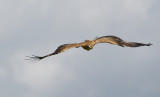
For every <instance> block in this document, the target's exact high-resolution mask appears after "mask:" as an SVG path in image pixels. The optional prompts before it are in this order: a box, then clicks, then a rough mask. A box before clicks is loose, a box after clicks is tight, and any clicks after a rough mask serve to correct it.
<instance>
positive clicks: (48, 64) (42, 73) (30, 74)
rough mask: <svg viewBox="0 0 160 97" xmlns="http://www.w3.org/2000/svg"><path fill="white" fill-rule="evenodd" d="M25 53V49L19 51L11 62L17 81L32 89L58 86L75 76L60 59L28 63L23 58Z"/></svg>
mask: <svg viewBox="0 0 160 97" xmlns="http://www.w3.org/2000/svg"><path fill="white" fill-rule="evenodd" d="M24 55H25V52H23V51H22V52H17V53H16V54H15V55H13V56H12V57H11V61H10V63H11V67H12V72H13V76H14V78H15V81H17V82H18V83H21V84H24V85H26V86H28V87H30V89H33V90H36V91H38V90H41V89H43V88H44V87H47V88H49V87H56V86H58V85H59V84H60V83H63V82H66V81H69V80H71V79H73V77H74V75H73V73H72V72H71V71H68V70H67V69H65V68H63V67H62V65H61V64H60V63H59V62H58V61H54V62H52V61H49V60H48V61H40V62H37V63H28V62H27V61H25V60H24V59H23V58H24ZM55 60H58V59H55Z"/></svg>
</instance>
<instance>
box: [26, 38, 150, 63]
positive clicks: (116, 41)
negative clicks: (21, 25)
mask: <svg viewBox="0 0 160 97" xmlns="http://www.w3.org/2000/svg"><path fill="white" fill-rule="evenodd" d="M98 43H110V44H113V45H118V46H121V47H124V46H126V47H139V46H150V45H152V44H151V43H148V44H144V43H137V42H127V41H124V40H122V39H121V38H119V37H116V36H103V37H99V38H96V39H94V40H85V41H84V42H81V43H70V44H64V45H60V46H59V47H58V48H57V49H56V50H55V51H54V52H53V53H51V54H48V55H46V56H42V57H40V56H35V55H33V56H32V57H29V56H28V57H29V58H31V59H38V60H41V59H43V58H46V57H49V56H52V55H56V54H59V53H62V52H64V51H66V50H68V49H70V48H78V47H82V48H83V49H85V50H87V51H89V50H91V49H93V47H94V45H95V44H98Z"/></svg>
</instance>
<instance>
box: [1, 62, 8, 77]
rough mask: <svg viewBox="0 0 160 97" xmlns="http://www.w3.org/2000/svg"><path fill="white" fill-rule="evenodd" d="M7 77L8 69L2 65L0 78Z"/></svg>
mask: <svg viewBox="0 0 160 97" xmlns="http://www.w3.org/2000/svg"><path fill="white" fill-rule="evenodd" d="M6 76H7V71H6V68H4V66H3V65H2V64H1V63H0V77H1V78H3V77H6Z"/></svg>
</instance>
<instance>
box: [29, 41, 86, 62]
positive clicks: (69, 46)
mask: <svg viewBox="0 0 160 97" xmlns="http://www.w3.org/2000/svg"><path fill="white" fill-rule="evenodd" d="M84 44H85V42H82V43H71V44H64V45H60V46H59V47H58V48H57V49H56V50H55V51H54V52H53V53H51V54H48V55H45V56H35V55H32V57H30V56H27V57H29V58H30V59H34V60H41V59H44V58H46V57H49V56H52V55H56V54H59V53H62V52H64V51H66V50H68V49H70V48H74V47H75V48H77V47H80V46H83V45H84ZM30 59H27V60H30Z"/></svg>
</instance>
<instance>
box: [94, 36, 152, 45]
mask: <svg viewBox="0 0 160 97" xmlns="http://www.w3.org/2000/svg"><path fill="white" fill-rule="evenodd" d="M95 43H96V44H97V43H110V44H114V45H119V46H122V47H124V46H127V47H139V46H150V45H152V44H151V43H148V44H144V43H137V42H127V41H124V40H122V39H121V38H119V37H116V36H103V37H99V38H96V39H95Z"/></svg>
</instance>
